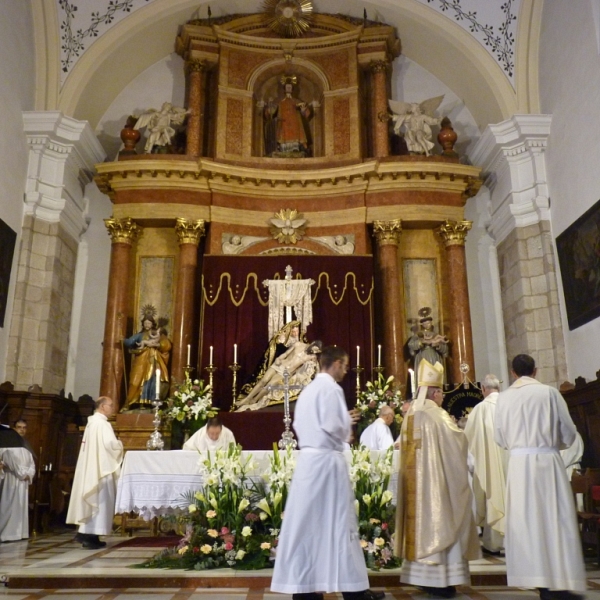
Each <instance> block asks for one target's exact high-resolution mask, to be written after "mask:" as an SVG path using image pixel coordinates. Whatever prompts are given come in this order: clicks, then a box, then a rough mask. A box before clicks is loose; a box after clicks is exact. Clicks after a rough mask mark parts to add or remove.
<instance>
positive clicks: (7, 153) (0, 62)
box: [0, 1, 35, 382]
mask: <svg viewBox="0 0 600 600" xmlns="http://www.w3.org/2000/svg"><path fill="white" fill-rule="evenodd" d="M33 39H34V37H33V22H32V15H31V8H30V3H29V2H14V1H12V2H0V107H2V119H0V189H1V190H2V193H1V195H0V219H2V220H3V221H4V222H5V223H7V224H8V225H9V226H10V227H11V228H12V229H13V230H14V231H16V232H17V243H16V248H15V254H14V259H13V267H12V271H11V280H10V286H9V296H8V304H7V307H6V317H5V319H4V327H1V328H0V382H2V381H4V380H5V378H6V351H7V346H8V336H9V332H10V322H11V314H12V307H13V298H14V293H15V281H16V275H17V262H18V259H19V244H20V241H21V224H22V221H23V194H24V192H25V178H26V175H27V160H28V150H27V144H26V140H25V135H24V133H23V117H22V112H23V111H26V110H32V109H33V107H34V93H35V87H34V82H35V72H34V59H33V57H34V43H33Z"/></svg>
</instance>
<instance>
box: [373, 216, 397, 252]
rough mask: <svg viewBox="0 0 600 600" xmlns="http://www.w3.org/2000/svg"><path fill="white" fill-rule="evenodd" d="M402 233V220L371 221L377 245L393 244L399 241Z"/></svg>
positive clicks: (395, 244)
mask: <svg viewBox="0 0 600 600" xmlns="http://www.w3.org/2000/svg"><path fill="white" fill-rule="evenodd" d="M401 233H402V220H401V219H394V220H393V221H373V235H374V236H375V240H376V241H377V244H378V245H379V246H387V245H390V244H391V245H394V246H397V245H398V243H399V242H400V234H401Z"/></svg>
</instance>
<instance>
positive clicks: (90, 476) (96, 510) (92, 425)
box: [67, 396, 123, 549]
mask: <svg viewBox="0 0 600 600" xmlns="http://www.w3.org/2000/svg"><path fill="white" fill-rule="evenodd" d="M113 412H114V401H113V400H112V399H111V398H108V397H107V396H101V397H100V398H98V400H96V412H94V414H93V415H92V416H91V417H90V418H89V419H88V422H87V426H86V428H85V431H84V432H83V440H82V441H81V449H80V450H79V457H78V458H77V466H76V467H75V478H74V480H73V489H72V490H71V502H70V503H69V511H68V513H67V523H74V524H75V525H79V533H78V534H77V536H76V539H78V540H79V541H81V542H82V545H83V547H84V548H89V549H97V548H102V547H103V546H105V545H106V542H101V541H100V538H99V537H98V536H100V535H108V534H109V533H110V532H111V531H112V522H113V517H114V514H115V497H116V488H117V478H118V476H119V469H120V466H121V461H122V460H123V444H122V443H121V442H120V441H119V440H117V438H116V437H115V433H114V431H113V428H112V426H111V424H110V423H109V422H108V417H110V416H111V415H112V414H113Z"/></svg>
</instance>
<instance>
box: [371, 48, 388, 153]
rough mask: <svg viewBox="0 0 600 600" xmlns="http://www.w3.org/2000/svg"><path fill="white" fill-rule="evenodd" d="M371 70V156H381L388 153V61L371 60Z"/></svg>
mask: <svg viewBox="0 0 600 600" xmlns="http://www.w3.org/2000/svg"><path fill="white" fill-rule="evenodd" d="M369 68H370V70H371V84H372V85H371V135H372V139H373V157H374V158H381V157H384V156H389V154H390V138H389V135H388V119H387V114H388V93H387V72H388V62H387V61H385V60H377V61H372V62H371V64H370V67H369Z"/></svg>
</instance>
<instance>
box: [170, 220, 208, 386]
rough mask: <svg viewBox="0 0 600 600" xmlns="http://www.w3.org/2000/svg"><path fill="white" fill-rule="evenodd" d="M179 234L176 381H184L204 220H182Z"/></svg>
mask: <svg viewBox="0 0 600 600" xmlns="http://www.w3.org/2000/svg"><path fill="white" fill-rule="evenodd" d="M175 233H176V234H177V237H178V239H179V270H178V276H177V289H176V291H175V306H174V309H173V315H174V316H173V350H172V354H171V381H172V382H173V381H183V378H184V370H183V369H184V367H185V366H186V365H187V349H188V344H190V345H191V344H192V336H193V333H194V332H193V331H192V326H193V322H194V305H195V303H194V290H195V288H196V269H197V266H198V244H199V243H200V240H201V238H202V236H203V235H204V234H205V227H204V221H203V220H202V219H199V220H197V221H189V220H187V219H183V218H179V219H177V222H176V223H175Z"/></svg>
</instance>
